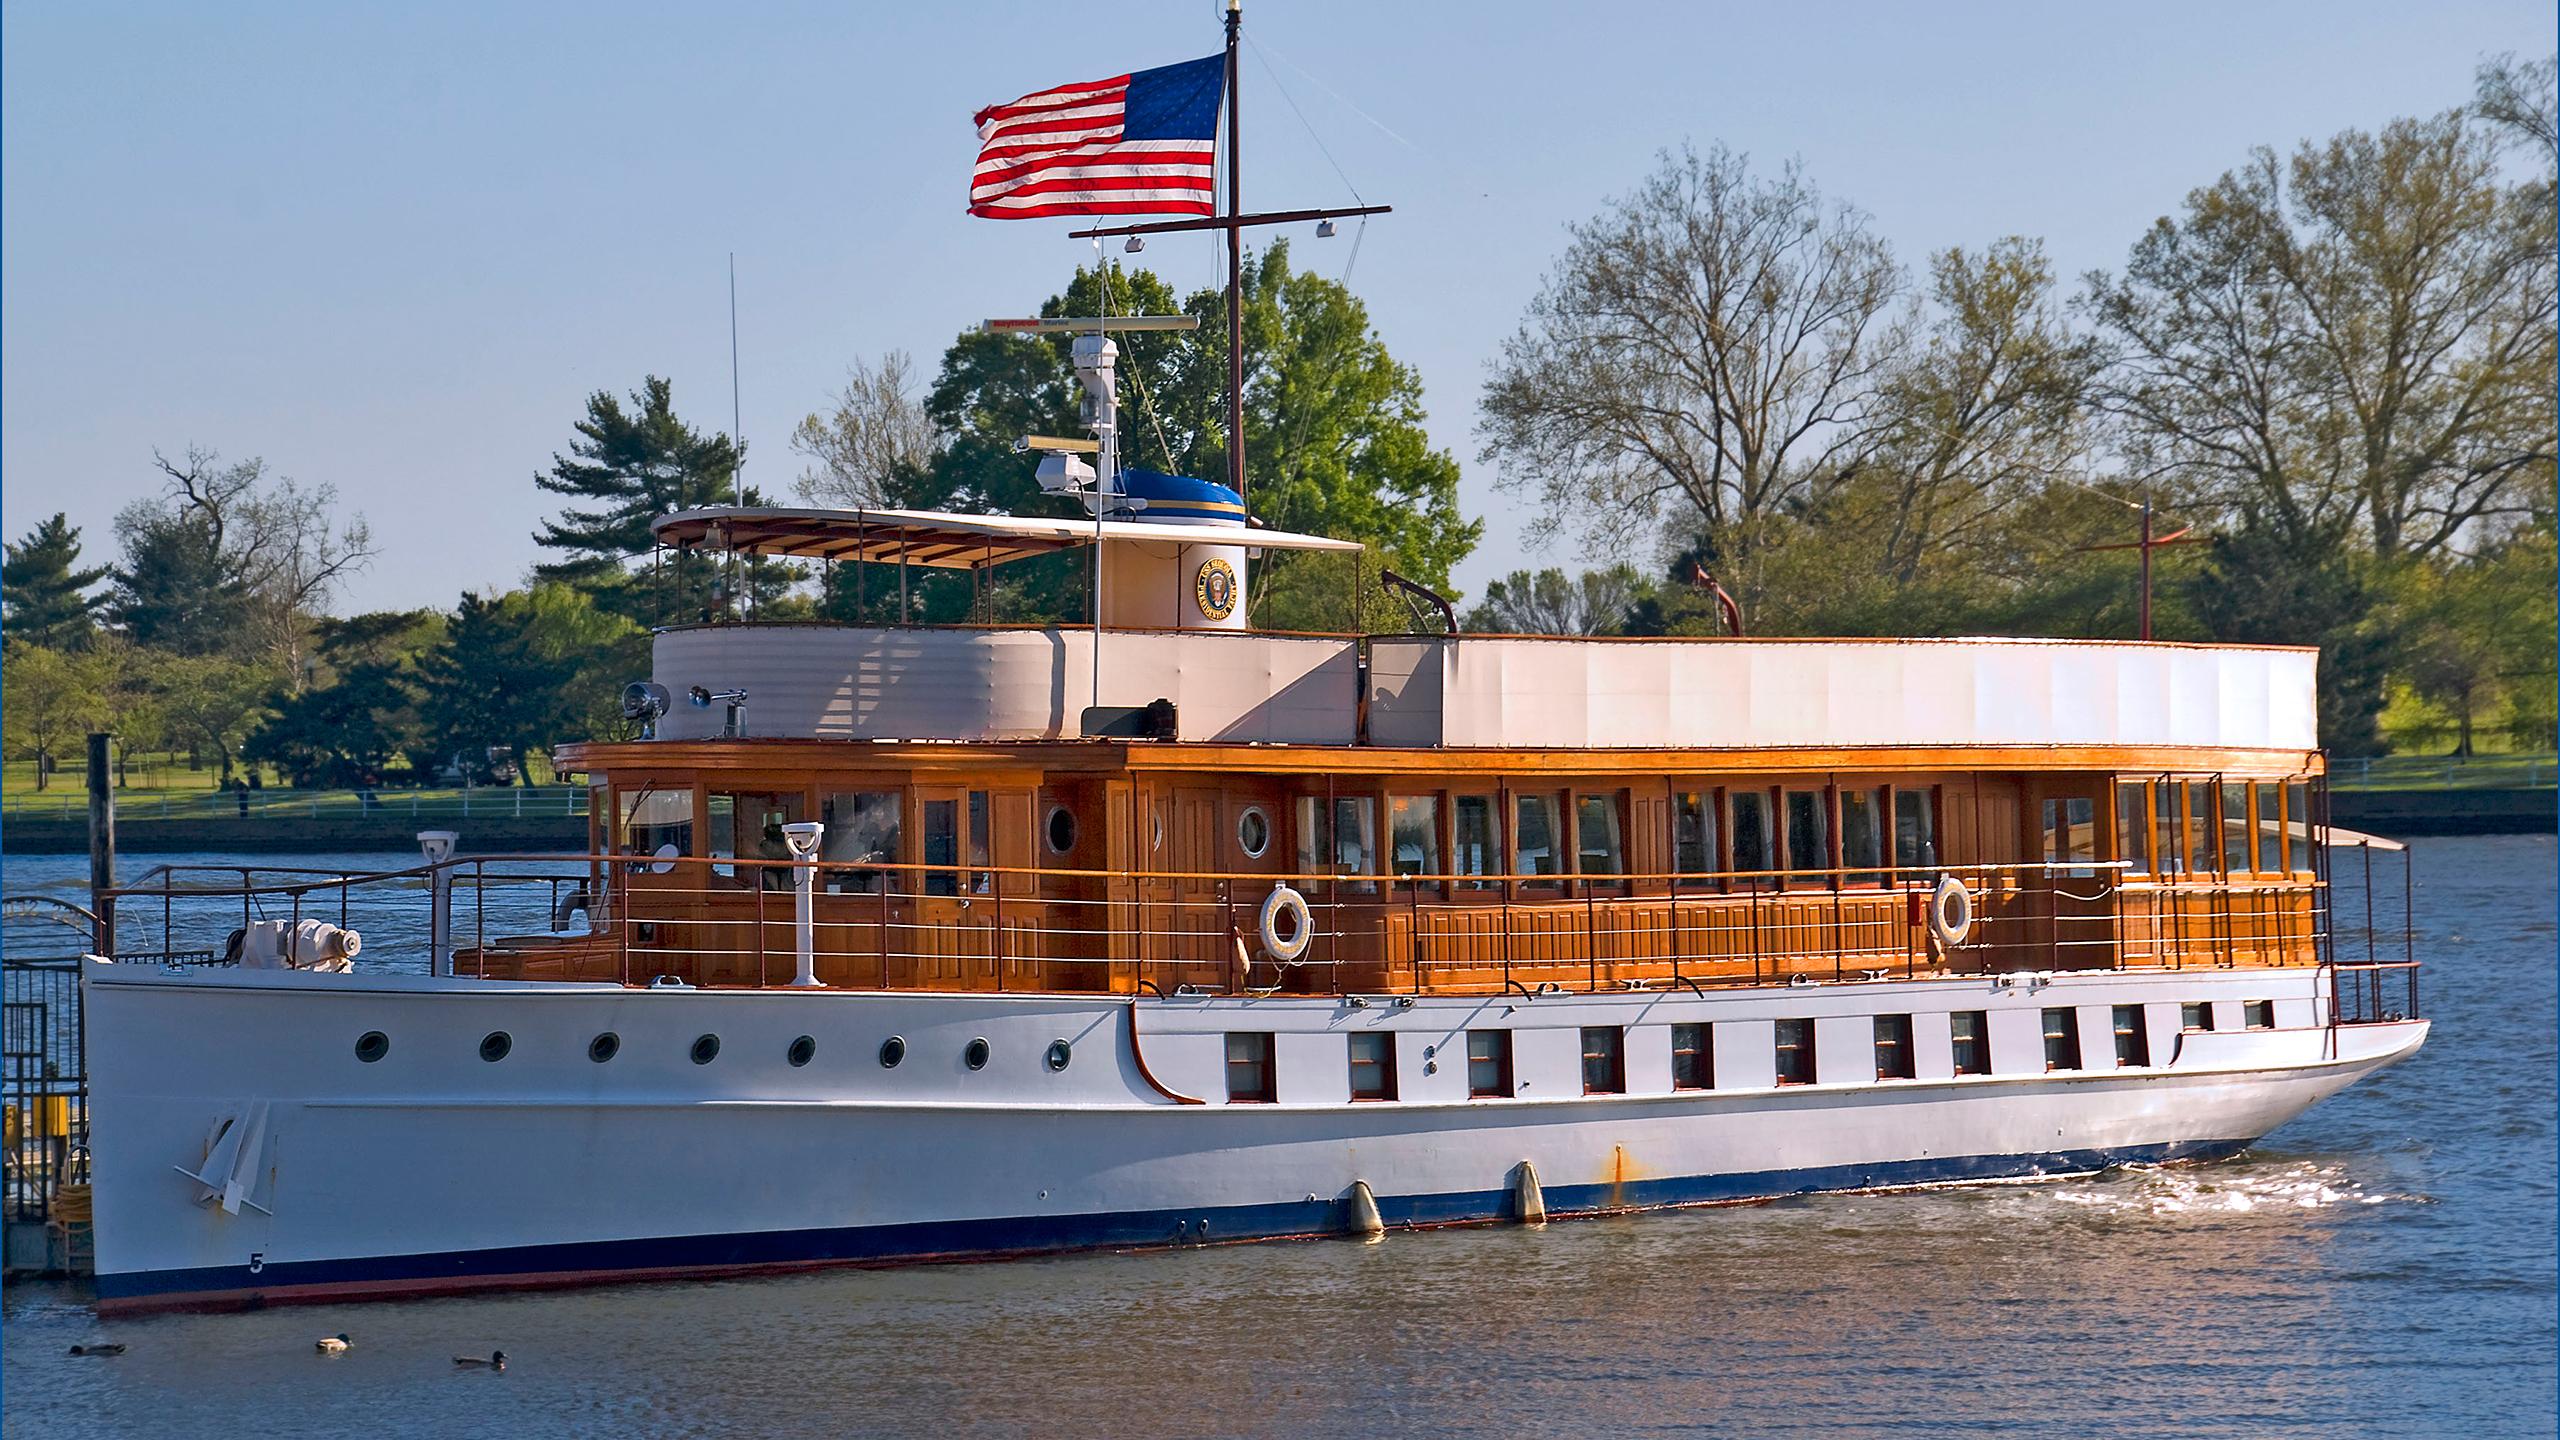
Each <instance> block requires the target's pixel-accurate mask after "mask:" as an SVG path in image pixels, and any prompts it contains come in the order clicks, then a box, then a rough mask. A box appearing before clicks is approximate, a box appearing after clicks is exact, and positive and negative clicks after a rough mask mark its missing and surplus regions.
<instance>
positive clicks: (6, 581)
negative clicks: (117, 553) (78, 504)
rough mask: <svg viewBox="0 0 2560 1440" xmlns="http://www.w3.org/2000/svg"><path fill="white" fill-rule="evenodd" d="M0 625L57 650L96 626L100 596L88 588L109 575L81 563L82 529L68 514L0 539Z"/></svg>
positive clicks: (84, 639)
mask: <svg viewBox="0 0 2560 1440" xmlns="http://www.w3.org/2000/svg"><path fill="white" fill-rule="evenodd" d="M0 554H4V555H5V557H6V558H5V559H0V630H5V631H6V632H7V634H8V637H9V638H10V639H11V640H13V641H19V642H23V643H25V644H29V645H42V646H45V647H47V648H50V649H55V650H70V649H77V648H79V647H80V646H82V645H85V644H87V643H88V640H89V637H90V636H91V635H92V634H94V633H95V632H96V630H97V622H96V620H95V618H94V617H95V612H96V610H97V608H98V604H99V601H98V599H97V598H96V597H95V596H91V595H88V594H85V593H83V592H85V591H86V590H88V588H89V587H90V586H92V585H95V584H97V583H98V582H99V581H101V580H104V579H106V578H107V575H108V573H109V572H108V570H107V567H105V566H103V565H102V566H99V567H97V568H95V569H90V570H83V569H81V568H79V567H80V532H79V530H77V529H76V528H74V527H73V526H72V524H71V522H70V519H69V517H68V516H66V515H64V514H62V513H61V512H60V511H56V512H54V516H53V518H52V519H50V520H47V521H45V522H44V523H43V524H41V525H38V526H37V527H36V528H35V529H33V530H30V531H28V532H27V538H26V539H24V540H21V541H19V542H17V543H16V544H14V545H0Z"/></svg>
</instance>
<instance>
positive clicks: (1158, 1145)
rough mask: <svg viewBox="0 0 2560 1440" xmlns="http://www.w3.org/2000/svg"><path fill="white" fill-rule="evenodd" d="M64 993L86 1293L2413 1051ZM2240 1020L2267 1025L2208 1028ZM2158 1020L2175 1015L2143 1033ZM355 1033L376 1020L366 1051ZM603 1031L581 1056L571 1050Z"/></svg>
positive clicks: (2012, 1165)
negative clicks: (87, 1189) (1608, 1086)
mask: <svg viewBox="0 0 2560 1440" xmlns="http://www.w3.org/2000/svg"><path fill="white" fill-rule="evenodd" d="M86 981H87V1003H88V1006H89V1009H88V1027H89V1056H90V1067H91V1074H92V1077H93V1100H92V1131H93V1149H94V1154H95V1156H96V1162H95V1163H96V1207H97V1260H98V1295H99V1300H100V1304H101V1306H102V1307H106V1308H142V1307H150V1306H162V1305H191V1304H218V1303H256V1302H261V1301H283V1300H294V1299H322V1298H335V1297H344V1296H350V1295H362V1294H387V1293H417V1292H423V1291H437V1290H458V1289H470V1288H480V1287H490V1286H505V1285H532V1284H546V1283H564V1282H570V1281H579V1280H595V1279H603V1278H612V1277H617V1276H625V1275H633V1274H688V1273H689V1274H701V1273H715V1272H722V1271H731V1270H738V1269H751V1268H779V1267H787V1266H794V1265H807V1264H828V1263H848V1262H865V1261H886V1260H898V1259H918V1258H927V1257H935V1256H950V1255H986V1254H1007V1253H1025V1252H1033V1251H1044V1250H1060V1249H1072V1248H1082V1247H1094V1246H1134V1245H1149V1244H1177V1243H1198V1242H1201V1241H1204V1240H1205V1241H1221V1240H1233V1239H1246V1238H1255V1237H1263V1236H1277V1235H1301V1234H1319V1233H1327V1232H1332V1231H1337V1230H1340V1229H1341V1228H1343V1226H1344V1224H1345V1223H1346V1219H1347V1215H1348V1197H1349V1195H1350V1193H1351V1190H1352V1187H1353V1185H1354V1184H1355V1182H1363V1181H1365V1182H1366V1183H1367V1185H1368V1186H1369V1187H1370V1189H1371V1191H1372V1192H1373V1193H1374V1194H1375V1196H1376V1199H1377V1204H1378V1208H1379V1210H1380V1212H1381V1214H1382V1216H1383V1218H1384V1219H1385V1221H1386V1222H1387V1223H1388V1224H1391V1225H1396V1224H1438V1223H1463V1222H1469V1221H1481V1220H1489V1219H1496V1218H1500V1217H1501V1216H1503V1215H1504V1214H1506V1213H1508V1211H1509V1208H1510V1206H1511V1204H1512V1197H1511V1196H1510V1195H1509V1194H1508V1193H1507V1192H1508V1189H1509V1187H1510V1186H1511V1185H1512V1183H1513V1181H1514V1179H1515V1176H1516V1175H1517V1173H1518V1167H1519V1166H1520V1164H1521V1162H1523V1161H1527V1162H1530V1163H1532V1164H1533V1165H1534V1166H1535V1171H1536V1174H1537V1176H1538V1177H1539V1178H1540V1180H1541V1181H1542V1182H1543V1184H1544V1200H1545V1203H1546V1205H1547V1207H1548V1209H1549V1210H1550V1212H1551V1213H1554V1214H1558V1215H1564V1214H1573V1213H1577V1212H1592V1211H1601V1210H1615V1209H1628V1208H1645V1207H1652V1206H1662V1205H1678V1204H1697V1203H1708V1202H1716V1201H1731V1200H1746V1199H1754V1198H1763V1197H1768V1196H1772V1195H1780V1194H1789V1193H1797V1192H1802V1191H1808V1190H1825V1189H1858V1188H1873V1187H1881V1186H1894V1185H1912V1184H1937V1183H1950V1182H1961V1181H1967V1180H1981V1179H1995V1178H2008V1177H2016V1176H2025V1175H2035V1174H2051V1173H2057V1172H2071V1171H2085V1170H2090V1169H2095V1168H2099V1167H2101V1166H2103V1165H2107V1164H2112V1163H2122V1162H2128V1161H2161V1160H2176V1159H2186V1158H2210V1157H2213V1156H2217V1155H2222V1154H2227V1153H2229V1152H2231V1151H2232V1150H2235V1149H2237V1148H2239V1147H2240V1146H2241V1145H2243V1144H2245V1143H2247V1142H2249V1141H2251V1140H2254V1139H2256V1138H2257V1137H2259V1136H2261V1135H2264V1134H2266V1133H2267V1132H2268V1131H2270V1130H2273V1129H2274V1128H2276V1127H2277V1126H2279V1125H2281V1124H2283V1123H2284V1122H2285V1121H2286V1120H2288V1119H2290V1118H2291V1117H2293V1116H2294V1115H2296V1114H2298V1113H2300V1112H2301V1111H2302V1110H2303V1109H2305V1108H2307V1107H2308V1106H2310V1105H2312V1104H2313V1103H2315V1102H2317V1101H2318V1100H2320V1099H2322V1098H2323V1097H2325V1096H2327V1095H2329V1094H2331V1093H2333V1092H2334V1091H2336V1090H2338V1089H2340V1088H2342V1087H2344V1086H2346V1085H2348V1084H2350V1083H2352V1082H2353V1081H2355V1080H2356V1079H2357V1078H2359V1077H2360V1076H2362V1075H2365V1074H2367V1073H2370V1072H2371V1071H2373V1070H2375V1069H2378V1068H2380V1067H2382V1066H2384V1065H2387V1064H2389V1063H2391V1062H2392V1061H2394V1060H2397V1059H2399V1058H2400V1057H2402V1056H2404V1055H2406V1054H2408V1053H2410V1052H2411V1051H2413V1050H2414V1049H2415V1048H2416V1047H2417V1046H2418V1045H2419V1044H2420V1043H2421V1041H2422V1040H2423V1039H2424V1036H2425V1033H2426V1026H2425V1024H2424V1022H2420V1021H2407V1022H2399V1023H2392V1024H2379V1025H2362V1026H2343V1027H2329V1026H2324V1025H2320V1024H2317V1023H2314V1022H2315V1018H2316V1017H2317V1016H2318V1015H2320V1014H2323V1013H2325V1004H2326V1002H2325V998H2324V997H2323V995H2322V993H2321V986H2322V981H2321V978H2320V975H2319V972H2317V971H2313V970H2256V971H2247V970H2242V971H2233V970H2210V971H2186V972H2172V973H2139V972H2125V973H2102V974H2086V975H2063V976H2057V977H2053V978H2051V979H2050V980H2044V979H2042V978H2039V977H2016V976H2013V977H2007V978H2006V980H1990V979H1983V978H1968V979H1961V980H1957V979H1941V980H1918V981H1900V982H1897V981H1883V982H1874V983H1865V984H1846V985H1822V986H1809V987H1799V988H1790V989H1761V990H1734V991H1718V992H1711V993H1709V994H1707V995H1703V996H1702V995H1698V994H1695V993H1692V992H1689V991H1686V990H1681V991H1674V992H1669V993H1665V992H1659V991H1657V992H1646V993H1629V994H1604V995H1554V996H1546V997H1542V998H1538V999H1535V1000H1531V999H1528V998H1526V997H1523V996H1520V995H1516V994H1515V995H1512V996H1509V997H1490V998H1474V997H1469V998H1460V997H1426V998H1421V999H1418V1000H1415V1001H1413V1002H1411V1003H1410V1004H1400V1003H1399V1002H1397V1001H1396V1000H1394V999H1392V998H1387V997H1380V998H1378V999H1376V1000H1375V1002H1374V1003H1372V1004H1369V1005H1366V1006H1354V1005H1351V1004H1347V1003H1344V1002H1341V1001H1337V1000H1333V999H1330V998H1304V997H1296V998H1272V999H1263V1000H1251V999H1241V998H1226V997H1217V998H1199V999H1191V998H1181V997H1177V998H1174V999H1168V1000H1155V999H1148V1000H1145V1001H1141V1002H1138V1003H1137V1004H1136V1005H1135V1006H1134V1007H1133V1006H1132V1005H1131V1004H1130V1003H1129V1002H1126V1001H1114V1000H1108V999H1103V998H1098V997H1081V996H1056V995H1047V996H1023V997H1010V996H1001V995H984V994H971V995H956V994H953V995H946V994H915V993H903V994H878V993H852V992H825V991H821V992H809V991H800V992H787V991H756V992H705V991H693V990H681V989H670V990H647V991H635V990H625V989H622V988H619V987H608V986H594V987H591V986H578V985H563V984H555V983H541V984H523V985H517V984H503V983H494V982H482V981H471V980H436V979H429V978H424V977H405V976H385V975H362V974H359V975H353V976H348V975H312V974H304V973H297V972H225V973H217V974H208V973H203V972H198V973H194V974H176V973H170V972H164V971H159V970H154V969H144V968H141V967H133V966H110V965H105V964H101V963H94V962H93V963H92V964H91V965H90V966H89V968H88V971H87V975H86ZM2257 1000H2269V1001H2273V1002H2274V1007H2275V1008H2274V1015H2275V1020H2276V1026H2275V1028H2268V1029H2244V1028H2242V1006H2243V1003H2244V1002H2246V1001H2257ZM2199 1001H2201V1002H2208V1003H2211V1004H2212V1005H2213V1007H2214V1015H2215V1025H2216V1029H2215V1031H2213V1032H2211V1033H2198V1032H2189V1033H2184V1034H2181V1033H2180V1030H2179V1027H2178V1016H2179V1007H2180V1005H2181V1004H2182V1003H2194V1002H2199ZM2122 1005H2141V1006H2143V1007H2144V1014H2145V1016H2146V1017H2147V1023H2148V1033H2149V1037H2150V1049H2151V1057H2150V1058H2151V1060H2152V1062H2153V1063H2152V1064H2150V1065H2148V1066H2140V1067H2125V1068H2117V1067H2115V1065H2114V1051H2113V1048H2112V1030H2111V1029H2110V1028H2109V1017H2110V1016H2111V1015H2112V1013H2113V1007H2116V1006H2122ZM2064 1006H2068V1007H2072V1008H2074V1009H2075V1010H2076V1013H2077V1016H2078V1017H2079V1022H2080V1035H2081V1041H2082V1047H2083V1053H2084V1057H2085V1059H2086V1061H2087V1062H2088V1064H2089V1066H2090V1067H2092V1068H2088V1069H2084V1070H2079V1071H2069V1072H2057V1073H2052V1074H2048V1073H2046V1070H2045V1067H2044V1051H2043V1042H2042V1016H2043V1013H2044V1011H2045V1010H2046V1009H2048V1008H2053V1007H2064ZM1957 1010H1982V1011H1985V1012H1986V1013H1987V1014H1988V1015H1989V1016H1990V1035H1991V1045H1990V1051H1991V1062H1992V1067H1993V1071H1994V1073H1992V1074H1988V1075H1975V1076H1964V1077H1957V1076H1954V1075H1953V1074H1951V1073H1950V1066H1951V1060H1950V1055H1951V1051H1950V1047H1949V1042H1948V1028H1947V1022H1946V1019H1945V1017H1946V1015H1947V1013H1948V1012H1949V1011H1957ZM1878 1014H1909V1015H1911V1016H1912V1017H1913V1026H1912V1029H1913V1040H1914V1044H1913V1055H1914V1059H1915V1062H1916V1069H1917V1073H1918V1077H1919V1078H1915V1079H1909V1080H1888V1081H1878V1080H1876V1079H1874V1078H1873V1077H1874V1060H1873V1050H1872V1048H1871V1047H1872V1036H1873V1028H1872V1022H1873V1017H1874V1016H1876V1015H1878ZM1781 1016H1784V1017H1789V1018H1798V1017H1807V1018H1812V1019H1813V1020H1814V1021H1815V1025H1816V1036H1817V1039H1818V1042H1819V1044H1818V1046H1817V1054H1818V1070H1817V1082H1818V1083H1813V1084H1807V1085H1791V1086H1783V1087H1781V1086H1776V1085H1774V1084H1773V1083H1772V1081H1773V1079H1774V1072H1773V1069H1772V1066H1773V1064H1774V1061H1773V1059H1772V1058H1771V1057H1770V1055H1769V1053H1768V1051H1767V1046H1768V1043H1769V1042H1768V1039H1767V1037H1768V1036H1769V1035H1770V1034H1771V1021H1772V1020H1773V1019H1775V1018H1777V1017H1781ZM1700 1021H1704V1022H1708V1023H1712V1024H1713V1025H1714V1026H1715V1027H1716V1028H1715V1030H1714V1031H1713V1035H1714V1039H1715V1060H1714V1069H1713V1075H1714V1082H1715V1088H1712V1089H1705V1090H1674V1089H1673V1088H1672V1085H1671V1062H1670V1051H1669V1039H1668V1035H1669V1027H1670V1026H1671V1025H1673V1024H1675V1023H1692V1022H1700ZM1585 1025H1609V1026H1624V1027H1626V1029H1625V1035H1626V1046H1625V1053H1626V1064H1625V1069H1626V1082H1625V1083H1626V1093H1624V1094H1612V1095H1597V1096H1586V1095H1584V1094H1582V1093H1581V1084H1580V1076H1581V1071H1580V1043H1581V1042H1580V1027H1582V1026H1585ZM1380 1028H1382V1029H1388V1030H1392V1031H1393V1032H1394V1033H1395V1035H1396V1037H1397V1039H1396V1042H1395V1062H1396V1070H1397V1093H1398V1094H1399V1095H1400V1096H1401V1097H1402V1098H1400V1099H1398V1100H1394V1101H1385V1102H1353V1101H1351V1100H1350V1099H1349V1090H1348V1085H1349V1082H1348V1078H1347V1071H1346V1065H1345V1060H1344V1041H1343V1039H1342V1035H1343V1034H1344V1033H1345V1032H1348V1031H1353V1030H1360V1029H1380ZM1469 1028H1479V1029H1482V1028H1504V1029H1509V1030H1510V1031H1511V1032H1512V1034H1513V1039H1514V1046H1515V1050H1514V1066H1515V1073H1516V1076H1517V1080H1518V1094H1517V1098H1510V1099H1469V1098H1468V1096H1467V1086H1466V1071H1467V1065H1466V1060H1465V1054H1466V1045H1465V1035H1464V1032H1465V1031H1466V1030H1468V1029H1469ZM1231 1030H1233V1031H1267V1032H1273V1033H1274V1034H1275V1035H1276V1040H1275V1049H1276V1053H1277V1073H1278V1077H1279V1089H1280V1101H1281V1103H1278V1104H1268V1105H1256V1104H1227V1103H1224V1095H1225V1088H1224V1086H1225V1080H1224V1056H1225V1049H1224V1040H1223V1036H1224V1034H1225V1033H1226V1032H1228V1031H1231ZM369 1031H379V1032H381V1033H382V1034H383V1035H385V1036H386V1037H388V1038H389V1041H390V1044H389V1049H388V1052H387V1053H386V1054H385V1055H384V1056H383V1057H382V1058H381V1059H380V1060H379V1061H376V1062H371V1063H367V1062H363V1061H360V1060H358V1059H357V1058H356V1056H355V1053H354V1047H355V1043H356V1040H357V1038H358V1037H359V1036H360V1035H363V1034H365V1033H366V1032H369ZM498 1031H503V1032H505V1033H506V1035H507V1037H508V1041H509V1044H508V1048H507V1053H506V1055H505V1057H504V1058H503V1059H500V1060H497V1061H494V1062H490V1061H484V1060H483V1059H482V1058H481V1053H480V1049H481V1043H482V1039H483V1037H484V1036H486V1035H488V1034H490V1033H491V1032H498ZM607 1031H610V1032H612V1033H614V1034H615V1035H616V1036H617V1037H618V1039H619V1047H618V1050H617V1051H616V1053H615V1054H614V1056H613V1058H612V1059H610V1060H609V1061H605V1062H602V1063H599V1062H596V1061H593V1060H591V1059H590V1058H589V1046H590V1042H591V1041H592V1040H593V1039H594V1037H595V1036H597V1035H598V1034H599V1033H602V1032H607ZM706 1034H708V1035H717V1036H718V1037H719V1050H718V1054H717V1055H716V1057H714V1058H713V1059H712V1060H711V1061H710V1062H709V1063H707V1064H696V1063H694V1061H693V1059H692V1057H691V1051H692V1050H693V1048H694V1046H695V1043H696V1041H697V1038H698V1037H700V1036H703V1035H706ZM892 1035H895V1036H898V1037H900V1038H902V1039H903V1040H904V1041H905V1042H906V1055H905V1058H904V1060H903V1061H902V1063H900V1064H899V1065H898V1066H897V1067H895V1068H894V1069H892V1068H884V1067H883V1066H882V1064H881V1063H880V1059H879V1053H880V1048H881V1045H882V1042H883V1041H884V1040H885V1039H887V1038H888V1037H890V1036H892ZM801 1036H808V1037H810V1038H811V1039H813V1040H814V1042H815V1055H814V1058H812V1059H811V1060H810V1061H809V1063H807V1064H806V1065H804V1066H793V1065H791V1064H789V1063H788V1062H787V1060H786V1054H787V1052H788V1051H789V1050H790V1049H791V1046H792V1042H793V1041H794V1040H795V1039H796V1038H797V1037H801ZM976 1039H984V1040H986V1041H987V1054H988V1058H987V1062H986V1064H985V1067H984V1068H983V1069H979V1070H974V1071H973V1070H971V1069H969V1068H968V1067H967V1066H966V1065H965V1063H964V1059H963V1057H964V1054H965V1052H966V1050H967V1048H968V1046H969V1044H970V1042H971V1041H972V1040H976ZM1056 1040H1066V1041H1068V1042H1070V1044H1071V1046H1072V1055H1071V1057H1070V1060H1069V1063H1068V1065H1067V1067H1066V1068H1065V1069H1064V1070H1053V1069H1051V1068H1050V1067H1049V1065H1048V1064H1047V1063H1046V1061H1045V1056H1046V1054H1047V1052H1048V1050H1049V1048H1050V1046H1051V1044H1052V1042H1053V1041H1056ZM1177 1097H1199V1098H1202V1099H1204V1100H1205V1101H1206V1102H1207V1103H1199V1104H1186V1103H1181V1102H1180V1099H1178V1098H1177ZM226 1122H228V1132H229V1133H228V1134H227V1135H226V1134H224V1131H225V1128H226ZM217 1136H219V1137H221V1138H220V1141H219V1143H216V1142H217Z"/></svg>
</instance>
